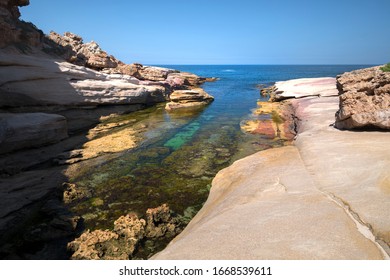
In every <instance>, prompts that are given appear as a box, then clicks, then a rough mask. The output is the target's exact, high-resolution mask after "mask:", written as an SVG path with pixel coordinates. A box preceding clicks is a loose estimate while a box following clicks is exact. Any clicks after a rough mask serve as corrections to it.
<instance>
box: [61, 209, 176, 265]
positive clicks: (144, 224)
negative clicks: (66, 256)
mask: <svg viewBox="0 0 390 280" xmlns="http://www.w3.org/2000/svg"><path fill="white" fill-rule="evenodd" d="M177 225H178V221H177V220H176V219H174V218H173V217H172V216H171V212H170V210H169V207H168V206H167V205H166V204H163V205H162V206H159V207H157V208H153V209H148V210H147V212H146V221H145V220H144V219H140V218H138V217H137V215H135V214H128V215H125V216H121V217H119V218H118V219H117V220H116V221H115V222H114V229H113V230H112V231H111V230H94V231H92V232H91V231H89V230H87V231H86V232H84V233H83V234H82V235H81V236H80V237H79V238H77V239H75V240H74V241H72V242H70V243H69V244H68V250H70V251H71V252H73V254H72V257H71V258H72V259H87V260H91V259H92V260H109V259H111V260H113V259H117V260H119V259H122V260H124V259H131V258H132V256H133V253H134V252H135V250H136V249H137V246H138V245H139V243H140V242H141V241H144V240H147V239H155V238H161V237H172V236H174V235H176V234H177V233H178V231H179V230H178V228H177Z"/></svg>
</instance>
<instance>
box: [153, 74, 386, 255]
mask: <svg viewBox="0 0 390 280" xmlns="http://www.w3.org/2000/svg"><path fill="white" fill-rule="evenodd" d="M314 81H315V80H314ZM296 90H297V91H299V88H296ZM319 90H320V92H321V91H322V87H319ZM314 93H315V92H314ZM297 96H301V94H299V92H298V94H297ZM291 102H292V105H293V106H294V107H295V108H296V115H297V116H298V117H299V118H300V122H299V134H298V136H297V139H296V142H295V145H294V146H287V147H282V148H278V149H271V150H266V151H262V152H259V153H257V154H254V155H252V156H249V157H247V158H244V159H242V160H239V161H236V162H235V163H234V164H233V165H232V166H230V167H228V168H226V169H224V170H222V171H220V172H219V173H218V174H217V176H216V177H215V179H214V180H213V183H212V188H211V191H210V195H209V198H208V200H207V202H206V203H205V205H204V206H203V208H202V209H201V211H200V212H199V213H198V214H197V215H196V216H195V217H194V219H193V220H192V221H191V222H190V224H189V225H188V226H187V228H186V229H185V230H184V231H183V233H182V234H180V235H179V236H178V237H176V238H175V239H174V240H173V241H172V242H171V243H170V244H169V245H168V246H167V248H166V249H165V250H163V251H162V252H160V253H158V254H156V255H155V256H154V257H153V258H154V259H388V258H389V252H390V250H389V247H388V244H390V238H389V237H390V234H389V232H390V219H389V217H388V213H390V189H389V182H390V181H389V176H388V174H389V171H390V162H389V160H388V159H389V158H390V150H389V149H387V148H386V147H387V144H386V143H389V142H390V135H389V134H387V133H384V132H359V133H357V132H345V131H340V130H338V129H336V128H334V127H333V125H332V124H333V123H334V113H335V111H337V109H338V98H337V97H321V98H316V97H310V98H302V99H294V100H292V101H291Z"/></svg>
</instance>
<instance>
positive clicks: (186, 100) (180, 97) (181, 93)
mask: <svg viewBox="0 0 390 280" xmlns="http://www.w3.org/2000/svg"><path fill="white" fill-rule="evenodd" d="M169 98H170V102H169V103H167V105H166V106H165V109H166V110H173V109H184V108H193V107H201V106H204V105H207V104H209V103H210V102H212V101H213V100H214V97H212V96H211V95H209V94H208V93H206V92H205V91H204V90H203V89H201V88H193V89H188V90H176V91H174V92H172V93H171V94H170V96H169Z"/></svg>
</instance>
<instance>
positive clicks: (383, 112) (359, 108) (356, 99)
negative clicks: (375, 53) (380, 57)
mask: <svg viewBox="0 0 390 280" xmlns="http://www.w3.org/2000/svg"><path fill="white" fill-rule="evenodd" d="M337 88H338V89H339V94H340V109H339V110H338V111H337V113H336V123H335V126H336V127H337V128H340V129H357V128H371V127H375V128H380V129H387V130H388V129H390V73H389V72H383V71H382V70H381V69H380V67H379V66H378V67H372V68H367V69H361V70H356V71H352V72H348V73H344V74H342V75H339V76H338V77H337Z"/></svg>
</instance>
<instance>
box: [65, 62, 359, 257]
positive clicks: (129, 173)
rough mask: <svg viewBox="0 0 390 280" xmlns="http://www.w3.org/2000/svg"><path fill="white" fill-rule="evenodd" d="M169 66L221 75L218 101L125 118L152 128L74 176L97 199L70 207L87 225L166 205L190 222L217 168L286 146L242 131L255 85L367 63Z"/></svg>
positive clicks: (212, 89) (210, 88)
mask: <svg viewBox="0 0 390 280" xmlns="http://www.w3.org/2000/svg"><path fill="white" fill-rule="evenodd" d="M168 67H170V68H174V69H178V70H181V71H187V72H192V73H195V74H197V75H199V76H203V77H217V78H219V80H217V81H215V82H209V83H206V84H204V85H203V88H204V89H205V91H206V92H208V93H209V94H211V95H213V96H214V97H215V101H214V102H212V103H211V104H210V105H208V106H207V107H205V108H202V109H200V110H197V111H194V112H184V113H183V112H180V113H175V112H173V113H168V112H166V111H165V110H164V104H159V105H157V106H154V107H151V108H148V109H146V110H143V111H139V112H135V113H132V114H129V115H127V116H121V117H120V119H121V120H126V119H127V118H128V119H131V120H133V121H132V122H131V124H129V126H132V125H137V126H141V125H142V126H144V127H147V131H146V133H144V134H143V135H142V137H143V139H144V140H143V141H142V142H141V145H140V146H139V147H138V148H136V149H132V150H129V151H127V152H124V153H121V154H118V155H117V156H116V157H114V158H113V159H110V160H107V161H101V160H100V162H99V165H98V166H96V165H95V166H94V167H93V168H90V169H88V168H87V169H86V170H83V172H81V174H80V176H79V177H77V178H74V180H73V182H74V183H76V184H77V185H78V186H79V187H82V188H87V189H89V190H90V191H91V193H92V194H93V195H92V197H90V198H88V199H86V200H84V201H81V202H77V203H74V204H73V205H70V206H71V209H72V210H73V211H74V212H75V213H77V214H79V215H82V216H83V218H84V223H85V227H86V228H90V229H96V228H110V227H112V224H113V222H114V220H115V219H117V218H118V217H119V216H121V215H124V214H127V213H129V212H135V213H137V214H138V215H139V216H142V215H143V214H144V213H145V211H146V209H148V208H151V207H157V206H159V205H161V204H163V203H167V204H168V205H169V206H170V208H171V209H172V210H173V211H174V212H175V213H177V215H178V216H179V217H180V218H181V219H182V221H183V225H185V224H186V223H187V222H188V221H189V220H190V219H191V218H192V217H193V216H194V215H195V213H196V212H197V211H198V210H199V209H200V208H201V207H202V205H203V203H204V202H205V200H206V199H207V195H208V191H209V189H210V186H211V181H212V179H213V177H214V176H215V174H216V173H217V172H218V171H219V170H221V169H222V168H224V167H227V166H228V165H230V164H231V163H232V162H233V161H235V160H237V159H239V158H242V157H244V156H247V155H250V154H252V153H254V152H256V151H260V150H264V149H267V148H270V147H276V146H281V145H283V142H282V141H273V140H270V139H266V138H262V136H259V135H248V134H244V133H243V132H241V129H240V122H241V121H242V120H244V119H248V118H250V115H251V112H252V110H253V109H255V108H256V102H257V101H258V100H259V99H261V97H260V94H259V89H258V88H257V86H258V85H260V84H262V85H272V84H273V83H274V82H276V81H282V80H288V79H294V78H303V77H325V76H328V77H335V76H336V75H338V74H341V73H343V72H346V71H351V70H354V69H359V68H364V67H367V66H359V65H353V66H348V65H343V66H341V65H337V66H328V65H327V66H252V65H251V66H237V65H235V66H226V65H223V66H199V65H196V66H190V65H186V66H183V65H172V66H168ZM114 121H115V120H114ZM129 126H124V127H123V129H125V128H126V127H129ZM116 131H117V130H116ZM156 248H157V249H156ZM156 248H155V249H153V250H158V246H157V247H156ZM153 250H152V251H150V252H148V253H153ZM144 255H148V254H146V253H145V254H144Z"/></svg>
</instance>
